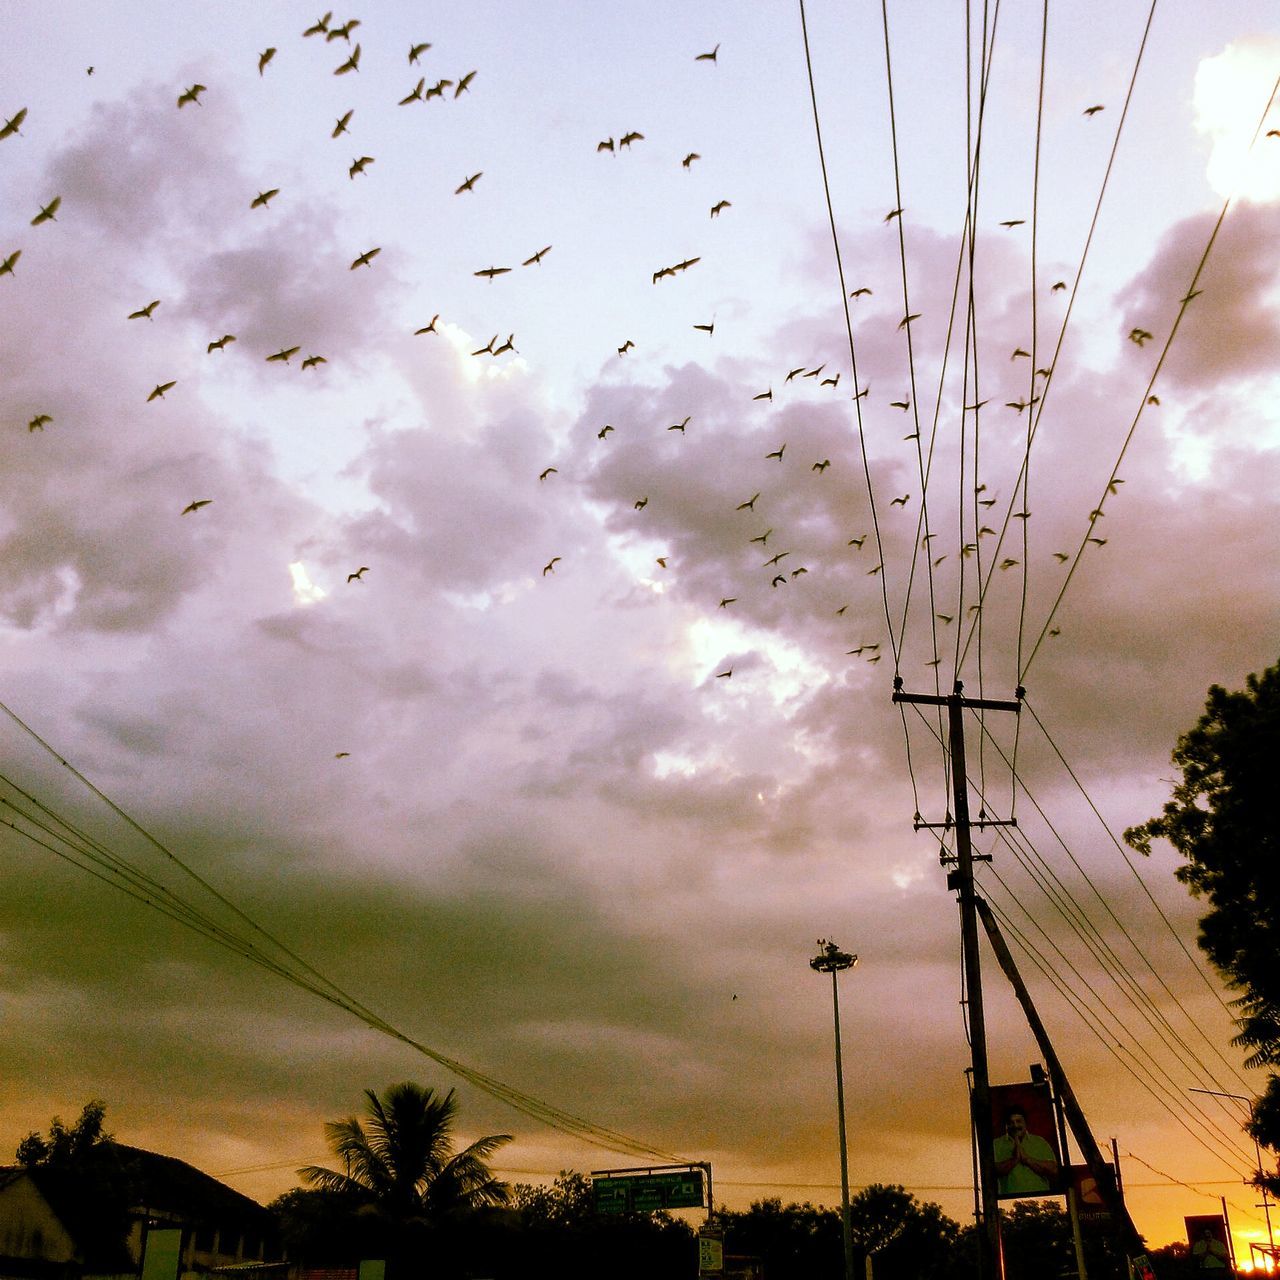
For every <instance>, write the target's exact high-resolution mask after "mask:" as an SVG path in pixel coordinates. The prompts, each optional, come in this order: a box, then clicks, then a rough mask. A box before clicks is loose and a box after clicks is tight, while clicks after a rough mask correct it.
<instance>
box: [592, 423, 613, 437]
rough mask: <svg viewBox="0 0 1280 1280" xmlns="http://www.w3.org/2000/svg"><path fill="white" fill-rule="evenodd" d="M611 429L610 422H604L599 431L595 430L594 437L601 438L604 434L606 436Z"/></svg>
mask: <svg viewBox="0 0 1280 1280" xmlns="http://www.w3.org/2000/svg"><path fill="white" fill-rule="evenodd" d="M612 430H613V426H612V424H611V423H607V422H606V423H605V425H604V426H603V427H601V428H600V430H599V431H597V432H596V439H597V440H603V439H604V438H605V436H607V435H608V434H609V432H610V431H612Z"/></svg>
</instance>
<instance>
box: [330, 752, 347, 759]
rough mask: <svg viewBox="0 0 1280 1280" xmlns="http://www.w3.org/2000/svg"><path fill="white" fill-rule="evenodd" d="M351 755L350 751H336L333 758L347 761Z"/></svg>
mask: <svg viewBox="0 0 1280 1280" xmlns="http://www.w3.org/2000/svg"><path fill="white" fill-rule="evenodd" d="M350 755H351V752H350V751H335V752H334V753H333V758H334V759H335V760H345V759H347V757H348V756H350Z"/></svg>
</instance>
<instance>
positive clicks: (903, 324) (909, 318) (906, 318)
mask: <svg viewBox="0 0 1280 1280" xmlns="http://www.w3.org/2000/svg"><path fill="white" fill-rule="evenodd" d="M919 319H920V312H918V311H916V312H914V313H913V314H911V315H907V316H903V317H902V319H901V320H899V321H898V328H899V329H905V328H906V327H907V325H909V324H910V323H911V322H912V321H913V320H919Z"/></svg>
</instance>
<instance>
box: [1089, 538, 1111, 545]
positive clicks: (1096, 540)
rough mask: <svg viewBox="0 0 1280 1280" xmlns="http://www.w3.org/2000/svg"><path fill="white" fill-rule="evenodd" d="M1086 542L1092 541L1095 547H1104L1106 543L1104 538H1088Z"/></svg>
mask: <svg viewBox="0 0 1280 1280" xmlns="http://www.w3.org/2000/svg"><path fill="white" fill-rule="evenodd" d="M1086 541H1088V542H1092V543H1093V545H1094V546H1095V547H1105V546H1106V545H1107V540H1106V538H1088V539H1086Z"/></svg>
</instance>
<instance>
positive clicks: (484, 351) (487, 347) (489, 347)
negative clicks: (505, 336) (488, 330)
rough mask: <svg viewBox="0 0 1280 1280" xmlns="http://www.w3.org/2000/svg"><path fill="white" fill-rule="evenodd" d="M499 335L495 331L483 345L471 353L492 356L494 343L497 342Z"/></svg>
mask: <svg viewBox="0 0 1280 1280" xmlns="http://www.w3.org/2000/svg"><path fill="white" fill-rule="evenodd" d="M497 340H498V335H497V334H496V333H495V334H494V335H493V337H492V338H490V339H489V341H488V342H486V343H485V344H484V346H483V347H477V348H476V349H475V350H474V351H473V352H472V353H471V354H472V355H473V356H491V355H493V344H494V343H495V342H497Z"/></svg>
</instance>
